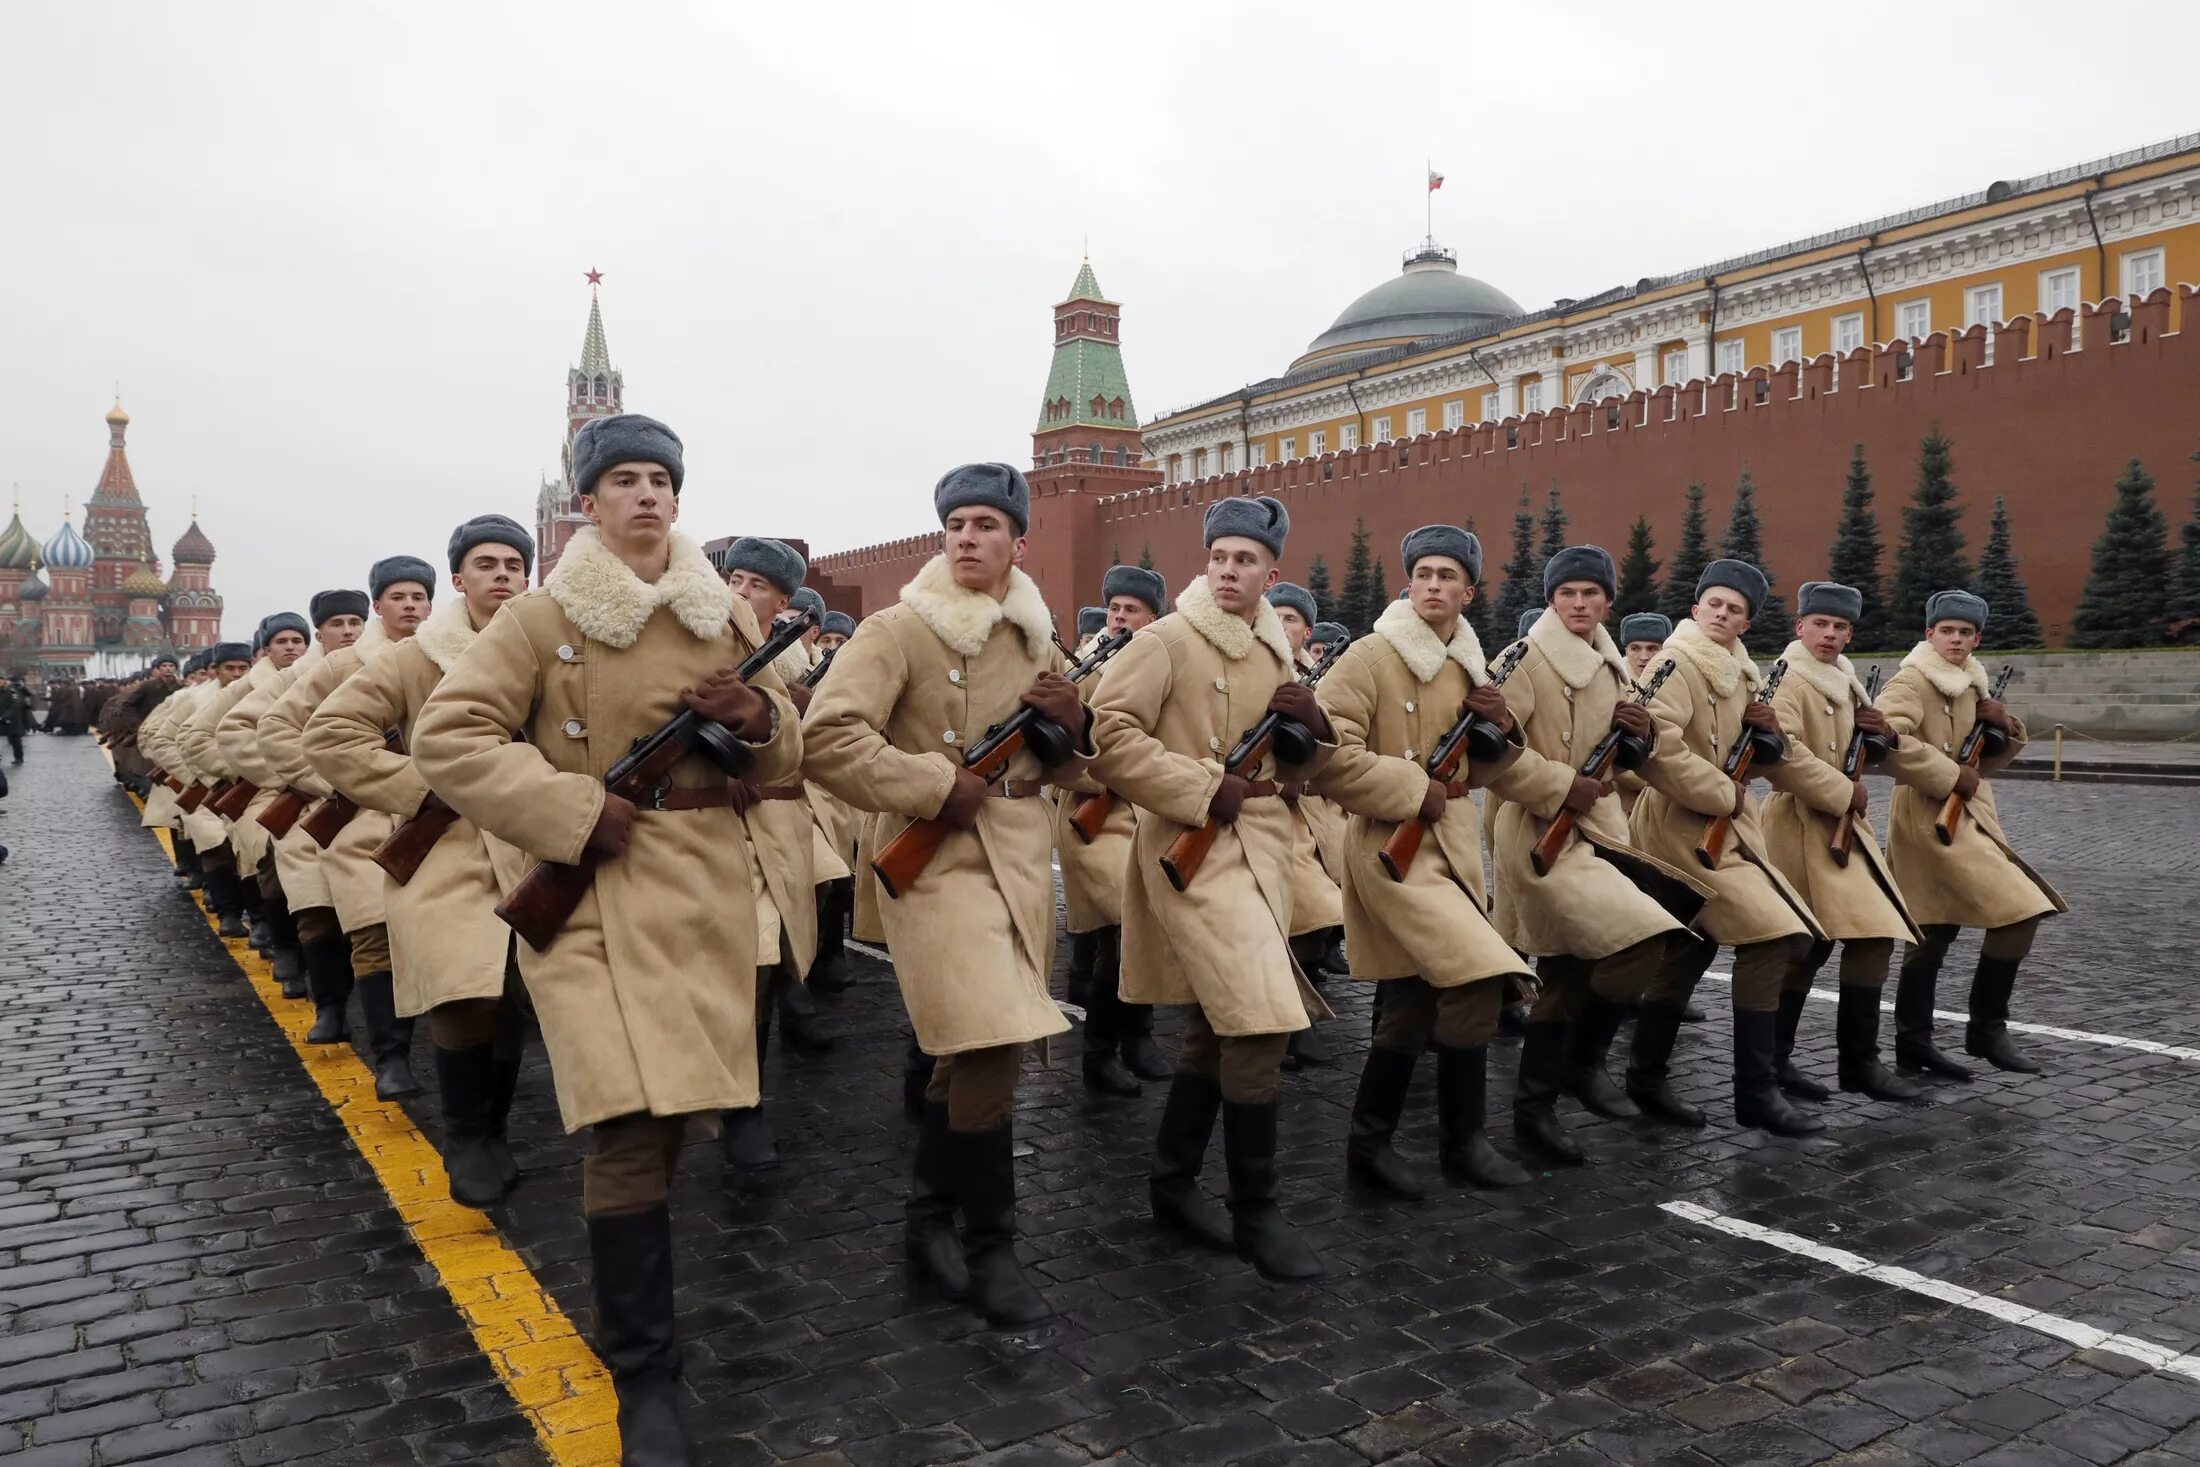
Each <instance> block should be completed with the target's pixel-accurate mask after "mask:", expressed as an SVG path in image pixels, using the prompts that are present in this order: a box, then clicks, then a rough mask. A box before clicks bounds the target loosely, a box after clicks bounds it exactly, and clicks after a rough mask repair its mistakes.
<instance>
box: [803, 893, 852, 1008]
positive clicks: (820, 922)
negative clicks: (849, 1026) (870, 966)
mask: <svg viewBox="0 0 2200 1467" xmlns="http://www.w3.org/2000/svg"><path fill="white" fill-rule="evenodd" d="M852 885H853V883H852V882H850V881H847V880H845V879H844V880H841V881H828V882H826V883H825V884H824V885H823V886H820V887H818V888H817V961H816V962H814V963H812V964H811V965H810V979H809V982H810V989H811V991H812V992H813V993H823V994H835V993H841V992H845V991H846V989H847V987H848V953H847V946H846V944H847V934H848V921H847V913H846V912H845V911H844V910H843V909H842V907H841V902H840V889H841V887H843V886H852Z"/></svg>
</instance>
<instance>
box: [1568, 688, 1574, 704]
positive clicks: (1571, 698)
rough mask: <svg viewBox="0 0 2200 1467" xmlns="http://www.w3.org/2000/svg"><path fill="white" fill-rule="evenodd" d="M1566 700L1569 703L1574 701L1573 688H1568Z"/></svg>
mask: <svg viewBox="0 0 2200 1467" xmlns="http://www.w3.org/2000/svg"><path fill="white" fill-rule="evenodd" d="M1566 701H1567V702H1569V703H1571V702H1573V701H1574V690H1573V689H1572V688H1568V689H1567V690H1566Z"/></svg>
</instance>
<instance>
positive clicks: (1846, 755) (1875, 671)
mask: <svg viewBox="0 0 2200 1467" xmlns="http://www.w3.org/2000/svg"><path fill="white" fill-rule="evenodd" d="M1878 696H1879V664H1878V663H1876V662H1875V663H1873V664H1872V675H1871V676H1870V677H1869V678H1867V679H1865V681H1864V706H1865V707H1867V708H1869V707H1870V706H1871V702H1872V699H1874V698H1876V697H1878ZM1882 757H1884V754H1883V753H1882ZM1863 767H1864V730H1862V729H1861V728H1852V729H1850V730H1849V746H1848V747H1847V748H1846V749H1843V750H1842V751H1841V772H1842V773H1843V774H1845V775H1847V776H1848V777H1849V779H1850V780H1851V781H1854V780H1855V778H1856V776H1857V774H1858V772H1859V771H1861V770H1862V769H1863ZM1855 847H1856V811H1855V809H1854V808H1853V807H1852V808H1850V809H1847V810H1843V811H1842V812H1841V819H1840V821H1839V822H1838V823H1836V824H1835V826H1834V827H1833V845H1832V847H1831V851H1832V854H1833V864H1834V865H1836V866H1846V865H1848V864H1849V852H1850V851H1852V850H1854V849H1855Z"/></svg>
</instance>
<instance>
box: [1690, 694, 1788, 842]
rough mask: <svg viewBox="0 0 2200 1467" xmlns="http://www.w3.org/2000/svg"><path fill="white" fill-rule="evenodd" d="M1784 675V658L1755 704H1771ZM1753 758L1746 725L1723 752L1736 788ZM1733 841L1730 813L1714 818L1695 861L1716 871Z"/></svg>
mask: <svg viewBox="0 0 2200 1467" xmlns="http://www.w3.org/2000/svg"><path fill="white" fill-rule="evenodd" d="M1785 676H1787V659H1786V658H1785V657H1783V658H1781V659H1780V660H1779V661H1778V662H1775V663H1773V664H1772V671H1771V672H1770V673H1768V674H1767V675H1766V677H1765V685H1764V687H1763V689H1761V690H1760V691H1759V692H1758V694H1757V697H1756V699H1755V701H1756V702H1758V703H1764V704H1770V703H1771V702H1772V695H1773V694H1774V693H1776V692H1778V691H1779V688H1780V679H1781V678H1783V677H1785ZM1756 758H1757V740H1756V739H1755V738H1754V737H1753V736H1752V735H1751V732H1750V727H1749V725H1748V724H1747V723H1746V722H1745V723H1744V724H1743V725H1742V731H1741V732H1740V733H1738V734H1736V735H1735V736H1734V746H1733V747H1732V748H1730V749H1728V750H1727V752H1726V772H1727V774H1728V776H1729V777H1731V778H1732V779H1733V781H1734V785H1735V788H1737V789H1742V788H1746V787H1747V786H1748V784H1749V767H1750V765H1751V764H1753V763H1755V762H1756ZM1733 838H1734V816H1733V813H1732V812H1731V811H1730V812H1728V813H1727V814H1725V815H1715V816H1713V817H1712V819H1711V823H1710V824H1709V825H1707V826H1705V827H1704V832H1703V839H1702V840H1700V841H1698V842H1697V843H1696V860H1697V861H1698V862H1699V863H1701V864H1702V866H1703V868H1704V869H1705V870H1706V871H1716V870H1717V869H1718V866H1719V862H1720V860H1722V859H1723V858H1724V857H1725V855H1726V843H1727V842H1728V841H1729V840H1732V839H1733Z"/></svg>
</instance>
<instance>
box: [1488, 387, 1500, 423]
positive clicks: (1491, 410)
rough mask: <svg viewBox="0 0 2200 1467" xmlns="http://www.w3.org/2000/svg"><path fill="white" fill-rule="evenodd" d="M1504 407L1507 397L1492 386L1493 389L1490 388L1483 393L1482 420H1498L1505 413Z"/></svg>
mask: <svg viewBox="0 0 2200 1467" xmlns="http://www.w3.org/2000/svg"><path fill="white" fill-rule="evenodd" d="M1504 408H1505V399H1504V397H1503V395H1502V394H1500V393H1499V392H1498V390H1497V389H1496V388H1494V387H1492V388H1491V389H1490V390H1489V391H1487V392H1485V393H1483V394H1482V421H1483V422H1485V423H1494V422H1496V421H1497V420H1498V419H1499V418H1500V417H1502V416H1503V415H1504Z"/></svg>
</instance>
